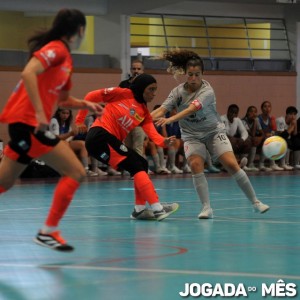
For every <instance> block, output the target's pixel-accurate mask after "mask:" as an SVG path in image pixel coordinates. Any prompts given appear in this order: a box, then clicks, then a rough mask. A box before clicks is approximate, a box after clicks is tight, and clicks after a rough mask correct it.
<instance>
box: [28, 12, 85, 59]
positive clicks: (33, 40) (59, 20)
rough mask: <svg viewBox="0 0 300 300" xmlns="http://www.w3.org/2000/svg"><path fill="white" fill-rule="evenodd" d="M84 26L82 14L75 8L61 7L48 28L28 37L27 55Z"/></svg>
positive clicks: (69, 35) (72, 33)
mask: <svg viewBox="0 0 300 300" xmlns="http://www.w3.org/2000/svg"><path fill="white" fill-rule="evenodd" d="M85 26H86V19H85V16H84V14H83V13H82V12H81V11H79V10H77V9H66V8H65V9H61V10H60V11H59V12H58V13H57V15H56V17H55V18H54V21H53V23H52V27H51V28H50V29H49V30H45V31H40V32H37V33H36V34H35V35H33V36H32V37H30V38H29V39H28V42H27V43H28V47H29V55H30V57H31V56H32V54H33V52H35V51H37V50H39V49H40V48H42V47H43V46H44V45H46V44H48V43H49V42H51V41H54V40H59V39H61V38H62V37H63V36H66V37H67V38H70V37H71V36H73V35H75V34H76V33H77V32H78V30H79V28H80V27H85Z"/></svg>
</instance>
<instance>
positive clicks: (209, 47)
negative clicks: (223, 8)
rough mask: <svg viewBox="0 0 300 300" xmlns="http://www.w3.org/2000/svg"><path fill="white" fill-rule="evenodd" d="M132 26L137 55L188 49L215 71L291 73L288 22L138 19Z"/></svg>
mask: <svg viewBox="0 0 300 300" xmlns="http://www.w3.org/2000/svg"><path fill="white" fill-rule="evenodd" d="M130 22H131V24H130V43H131V53H132V56H136V55H138V54H141V55H143V53H147V54H148V55H147V56H150V57H151V56H152V57H155V56H160V55H161V54H162V52H163V51H164V50H166V49H175V48H184V49H188V50H191V51H194V52H196V53H197V54H198V55H200V56H201V57H202V58H203V59H204V61H207V62H208V63H205V66H206V67H208V68H209V69H220V66H230V69H231V70H234V69H236V70H243V69H246V70H248V69H250V70H256V69H259V68H260V69H264V66H265V68H266V69H271V70H276V68H278V70H284V71H287V70H290V68H291V54H290V49H289V43H288V39H287V34H286V27H285V23H284V20H283V19H260V18H238V17H211V16H179V15H138V16H134V17H131V21H130ZM220 61H222V62H224V61H227V62H228V63H225V64H224V63H219V62H220ZM239 62H240V63H239ZM257 62H258V63H257ZM264 62H266V63H264ZM270 66H271V68H270ZM276 66H277V67H276Z"/></svg>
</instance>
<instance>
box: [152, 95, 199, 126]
mask: <svg viewBox="0 0 300 300" xmlns="http://www.w3.org/2000/svg"><path fill="white" fill-rule="evenodd" d="M195 101H196V100H194V101H193V102H192V103H191V104H190V105H189V106H188V107H187V108H186V109H184V110H182V111H181V112H178V113H177V114H176V115H174V116H172V117H170V118H160V119H158V120H157V121H156V122H155V125H157V126H164V125H167V124H171V123H173V122H176V121H179V120H181V119H184V118H185V117H187V116H189V115H191V114H193V113H195V112H196V111H197V110H199V108H198V106H197V105H195V103H194V102H195Z"/></svg>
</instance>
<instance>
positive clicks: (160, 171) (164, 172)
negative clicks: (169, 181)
mask: <svg viewBox="0 0 300 300" xmlns="http://www.w3.org/2000/svg"><path fill="white" fill-rule="evenodd" d="M155 173H156V174H160V175H166V174H170V173H171V172H170V171H169V170H168V171H166V170H165V169H164V168H162V167H158V168H157V169H155Z"/></svg>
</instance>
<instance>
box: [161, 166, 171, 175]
mask: <svg viewBox="0 0 300 300" xmlns="http://www.w3.org/2000/svg"><path fill="white" fill-rule="evenodd" d="M162 170H163V171H164V172H166V173H167V174H171V171H170V170H168V169H167V168H166V167H162Z"/></svg>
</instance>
